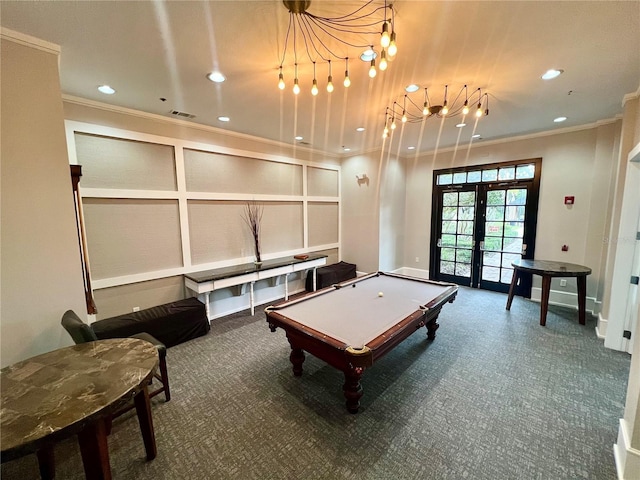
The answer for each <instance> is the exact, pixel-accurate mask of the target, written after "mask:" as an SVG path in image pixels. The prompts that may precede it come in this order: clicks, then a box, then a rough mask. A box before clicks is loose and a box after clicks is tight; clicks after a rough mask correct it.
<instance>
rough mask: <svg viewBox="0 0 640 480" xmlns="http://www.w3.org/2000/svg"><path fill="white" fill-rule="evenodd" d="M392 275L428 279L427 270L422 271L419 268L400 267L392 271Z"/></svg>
mask: <svg viewBox="0 0 640 480" xmlns="http://www.w3.org/2000/svg"><path fill="white" fill-rule="evenodd" d="M392 273H398V274H400V275H406V276H408V277H416V278H424V279H427V280H428V279H429V270H422V269H420V268H411V267H401V268H397V269H395V270H393V271H392Z"/></svg>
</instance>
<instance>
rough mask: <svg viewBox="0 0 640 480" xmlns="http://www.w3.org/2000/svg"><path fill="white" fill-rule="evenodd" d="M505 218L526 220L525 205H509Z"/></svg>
mask: <svg viewBox="0 0 640 480" xmlns="http://www.w3.org/2000/svg"><path fill="white" fill-rule="evenodd" d="M505 220H507V221H508V222H509V221H518V222H524V206H522V207H507V210H506V218H505Z"/></svg>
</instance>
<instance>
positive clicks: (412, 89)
mask: <svg viewBox="0 0 640 480" xmlns="http://www.w3.org/2000/svg"><path fill="white" fill-rule="evenodd" d="M418 90H420V86H419V85H416V84H415V83H412V84H411V85H407V86H406V87H404V91H405V92H407V93H413V92H417V91H418Z"/></svg>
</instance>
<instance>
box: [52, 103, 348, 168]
mask: <svg viewBox="0 0 640 480" xmlns="http://www.w3.org/2000/svg"><path fill="white" fill-rule="evenodd" d="M62 100H63V101H64V102H67V103H72V104H75V105H80V106H84V107H90V108H95V109H98V110H104V111H107V112H113V113H119V114H122V115H128V116H131V117H138V118H143V119H146V120H153V121H156V122H162V123H169V124H172V125H177V126H181V127H188V128H192V129H194V130H200V131H203V132H207V133H214V134H217V135H224V136H226V137H235V138H240V139H243V140H250V141H252V142H257V143H262V144H267V145H274V146H277V147H280V148H285V149H287V150H289V151H291V152H293V153H294V155H293V156H294V157H295V152H296V151H303V152H307V153H312V154H318V155H323V156H325V157H330V158H332V159H335V160H340V158H342V156H341V155H336V154H335V153H331V152H325V151H323V150H317V149H315V148H309V147H305V146H299V145H297V144H293V145H292V144H289V143H285V142H279V141H277V140H270V139H267V138H262V137H256V136H254V135H249V134H247V133H239V132H234V131H233V130H225V129H223V128H217V127H213V126H210V125H204V124H202V123H197V122H190V121H187V120H181V119H179V118H171V117H166V116H164V115H159V114H157V113H149V112H143V111H142V110H134V109H132V108H126V107H120V106H117V105H110V104H108V103H102V102H98V101H96V100H89V99H87V98H82V97H76V96H73V95H68V94H63V95H62Z"/></svg>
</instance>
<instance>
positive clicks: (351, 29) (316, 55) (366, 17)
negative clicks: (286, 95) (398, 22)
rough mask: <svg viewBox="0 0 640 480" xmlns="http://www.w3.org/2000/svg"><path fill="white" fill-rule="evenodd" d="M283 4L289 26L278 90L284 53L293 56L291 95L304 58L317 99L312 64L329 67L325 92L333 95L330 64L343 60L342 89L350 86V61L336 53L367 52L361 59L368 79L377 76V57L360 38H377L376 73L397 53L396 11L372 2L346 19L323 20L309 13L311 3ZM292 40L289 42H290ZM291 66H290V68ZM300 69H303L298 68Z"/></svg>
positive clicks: (290, 0) (289, 0)
mask: <svg viewBox="0 0 640 480" xmlns="http://www.w3.org/2000/svg"><path fill="white" fill-rule="evenodd" d="M282 3H283V4H284V6H285V7H286V8H287V9H288V10H289V26H288V28H287V33H286V36H285V39H284V48H283V51H282V56H281V61H280V67H279V69H278V88H280V89H281V90H284V88H285V72H284V69H285V61H286V59H287V53H288V51H289V50H292V53H293V66H294V69H293V70H294V72H293V73H294V77H293V91H294V93H295V94H296V95H297V94H298V93H300V80H299V77H298V65H301V63H300V62H301V61H302V60H303V59H305V58H308V60H309V61H310V62H311V63H313V69H314V76H313V81H312V82H311V83H312V93H313V95H316V94H317V93H315V92H317V90H318V86H317V83H318V82H317V79H316V76H315V64H316V63H320V62H322V63H326V64H327V65H328V76H327V92H329V93H331V92H332V91H333V87H334V86H333V78H332V75H331V60H332V59H337V60H344V62H345V77H344V82H343V84H344V86H345V87H349V85H351V79H350V78H349V57H348V56H342V55H341V54H338V53H337V52H344V51H345V50H346V48H348V47H352V48H358V49H360V48H367V51H366V52H364V53H363V54H362V55H361V56H360V58H362V59H363V61H366V62H370V67H369V76H370V77H371V78H373V77H375V76H376V73H377V69H376V57H378V53H377V52H376V51H375V50H374V48H373V46H372V45H371V44H370V43H369V44H364V45H363V44H361V42H362V40H361V39H362V37H363V36H368V37H370V36H374V35H380V55H379V56H380V64H379V65H378V69H379V70H385V69H386V68H387V66H388V62H389V60H391V59H392V58H393V57H394V56H395V55H396V53H397V51H398V47H397V45H396V31H395V27H394V24H395V10H394V8H393V6H392V5H387V2H386V0H385V2H384V6H376V5H374V2H373V1H369V2H367V3H366V4H365V5H364V6H362V7H360V8H358V9H356V10H355V11H353V12H351V13H348V14H346V15H340V16H336V17H322V16H319V15H314V14H313V13H310V12H309V11H308V9H309V6H310V5H311V0H283V1H282ZM290 37H291V42H289V39H290ZM290 66H291V64H289V68H290ZM301 66H302V65H301Z"/></svg>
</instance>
